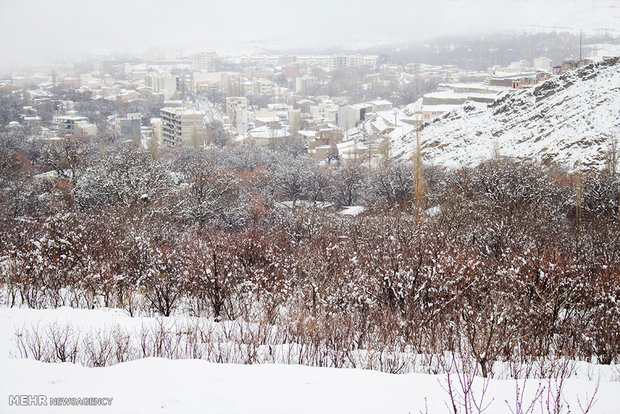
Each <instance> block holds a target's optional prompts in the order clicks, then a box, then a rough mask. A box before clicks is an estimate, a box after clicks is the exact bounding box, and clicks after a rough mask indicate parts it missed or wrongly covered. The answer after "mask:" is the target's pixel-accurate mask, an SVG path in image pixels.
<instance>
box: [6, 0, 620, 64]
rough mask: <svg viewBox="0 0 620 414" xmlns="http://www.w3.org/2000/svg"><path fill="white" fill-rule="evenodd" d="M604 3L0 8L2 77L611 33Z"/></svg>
mask: <svg viewBox="0 0 620 414" xmlns="http://www.w3.org/2000/svg"><path fill="white" fill-rule="evenodd" d="M619 22H620V8H619V7H618V6H616V5H615V4H614V2H611V1H561V2H560V1H543V2H541V1H531V0H527V1H510V2H508V1H463V0H440V1H397V0H390V1H351V0H349V1H323V0H319V1H295V0H293V1H275V0H272V1H248V0H237V1H227V2H223V1H189V0H181V1H174V2H173V1H138V0H134V1H106V2H104V1H101V2H96V1H89V0H86V1H75V0H69V1H41V0H25V1H24V0H22V1H17V0H0V62H1V63H2V66H3V67H9V66H11V65H19V64H29V63H40V62H44V61H48V60H51V59H58V58H67V57H77V56H79V55H83V54H94V53H109V52H113V51H118V52H142V51H146V50H147V49H149V48H151V47H153V46H162V47H176V48H179V49H182V50H186V51H188V50H205V51H215V52H218V53H222V54H226V53H241V52H251V51H257V50H261V49H265V50H273V49H278V48H289V49H290V48H295V47H299V48H306V49H307V48H326V47H340V48H342V47H345V48H346V47H350V48H352V49H353V48H355V47H359V46H362V45H374V44H379V43H384V44H385V43H398V42H411V41H416V40H421V41H424V40H426V39H431V38H433V37H437V36H445V35H472V34H483V33H493V32H499V31H510V30H516V29H524V28H528V27H544V28H557V29H558V30H570V31H576V30H580V29H584V30H595V29H608V30H612V31H614V32H615V33H618V30H619V28H620V24H619Z"/></svg>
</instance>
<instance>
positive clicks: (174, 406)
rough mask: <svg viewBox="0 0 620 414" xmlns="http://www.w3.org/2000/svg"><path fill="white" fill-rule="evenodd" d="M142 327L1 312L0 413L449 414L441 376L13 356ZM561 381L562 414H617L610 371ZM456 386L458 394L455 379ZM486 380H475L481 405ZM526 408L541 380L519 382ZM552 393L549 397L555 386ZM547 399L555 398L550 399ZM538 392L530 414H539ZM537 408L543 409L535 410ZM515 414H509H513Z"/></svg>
mask: <svg viewBox="0 0 620 414" xmlns="http://www.w3.org/2000/svg"><path fill="white" fill-rule="evenodd" d="M144 321H145V319H142V318H131V317H129V316H127V315H126V314H125V313H124V312H122V311H118V310H110V309H97V310H83V309H71V308H60V309H53V310H32V309H6V308H4V309H0V394H1V395H0V412H2V413H6V412H8V413H60V412H62V413H65V412H69V413H73V412H75V413H84V412H98V413H104V412H105V413H153V412H174V413H195V412H202V413H204V412H209V413H210V412H213V413H232V412H235V413H317V412H323V413H349V412H350V413H418V412H422V413H425V412H428V413H447V412H450V410H449V409H448V406H447V405H446V404H448V405H449V404H450V398H449V395H448V393H447V392H446V390H445V388H446V384H447V382H446V376H445V375H430V374H403V375H394V374H386V373H380V372H376V371H370V370H356V369H334V368H316V367H305V366H299V365H276V364H265V365H238V364H215V363H210V362H206V361H203V360H187V359H186V360H182V359H180V360H167V359H161V358H146V359H139V360H136V361H131V362H125V363H120V364H117V365H114V366H111V367H106V368H86V367H82V366H79V365H74V364H70V363H63V364H49V363H42V362H38V361H34V360H29V359H19V358H15V356H16V355H18V354H19V353H18V351H17V346H16V338H15V331H16V329H17V330H20V329H23V328H24V327H27V326H33V325H37V324H39V325H41V326H49V325H50V324H52V323H54V322H57V323H59V324H66V323H72V324H74V325H75V326H76V328H77V329H80V330H81V331H82V333H85V332H86V331H88V330H90V331H92V332H97V331H99V330H101V329H105V327H110V326H115V325H121V326H125V327H127V328H131V327H136V326H139V325H140V324H142V323H143V322H144ZM586 365H588V367H587V369H581V370H578V371H579V372H580V373H579V374H578V375H577V376H574V377H571V378H568V379H566V380H565V383H564V388H563V394H562V395H563V399H562V403H563V406H564V410H563V411H562V412H568V409H569V408H570V412H573V413H580V412H581V410H580V408H579V402H581V403H582V404H583V403H584V402H585V401H586V400H587V399H588V398H590V397H592V395H593V393H594V391H595V389H596V387H597V384H598V392H597V394H596V397H595V404H594V407H593V410H592V411H590V412H591V413H601V414H603V413H608V414H611V413H618V412H619V410H618V407H620V382H618V381H619V380H620V373H619V372H618V367H617V366H607V367H597V366H590V365H589V364H586ZM452 379H453V380H454V382H453V384H454V385H455V386H457V388H459V385H458V377H457V376H453V377H452ZM483 383H484V382H483V380H482V379H481V378H475V381H474V387H473V389H474V395H475V397H476V398H478V397H479V396H480V395H481V392H482V388H483ZM516 385H517V382H515V380H511V379H504V380H500V379H492V380H490V381H489V383H488V388H487V391H486V394H485V399H484V402H485V404H486V403H489V404H490V405H489V407H488V409H487V410H486V412H487V413H510V412H513V411H514V412H516V409H515V398H516V394H515V390H516V389H517V386H516ZM518 385H519V387H518V389H520V390H524V394H525V397H524V398H523V401H524V406H526V405H527V404H528V403H527V402H528V401H530V400H532V399H533V398H534V395H535V394H536V392H537V390H538V389H539V386H540V385H542V386H545V387H547V386H548V385H549V383H548V380H541V381H540V380H537V379H529V380H527V381H525V382H524V381H523V380H519V381H518ZM550 388H551V390H556V389H557V387H556V385H555V384H554V383H553V382H552V384H551V387H550ZM25 394H27V395H43V396H46V397H47V399H48V401H51V400H49V399H50V398H56V397H97V398H113V400H112V404H111V406H102V407H80V406H75V407H56V406H30V407H25V406H9V396H10V395H25ZM551 396H553V393H551ZM548 398H549V394H548V393H547V392H546V391H545V392H544V393H543V394H542V396H541V398H539V403H538V404H537V405H536V409H535V410H534V411H533V412H536V413H546V412H548V411H547V406H546V404H547V399H548ZM541 403H542V405H541ZM511 410H512V411H511Z"/></svg>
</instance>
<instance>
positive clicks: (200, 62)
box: [192, 52, 217, 72]
mask: <svg viewBox="0 0 620 414" xmlns="http://www.w3.org/2000/svg"><path fill="white" fill-rule="evenodd" d="M216 60H217V54H215V53H214V52H202V53H197V54H195V55H192V70H193V71H207V72H213V71H215V61H216Z"/></svg>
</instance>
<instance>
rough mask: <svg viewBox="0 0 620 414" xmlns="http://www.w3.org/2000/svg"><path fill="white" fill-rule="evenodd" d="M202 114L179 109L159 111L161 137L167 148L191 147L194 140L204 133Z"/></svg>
mask: <svg viewBox="0 0 620 414" xmlns="http://www.w3.org/2000/svg"><path fill="white" fill-rule="evenodd" d="M203 119H204V113H203V112H201V111H195V110H192V109H186V108H181V107H165V108H162V109H161V123H162V129H161V137H162V141H163V144H164V145H166V146H168V147H176V146H179V145H188V146H189V145H193V144H194V142H193V141H194V140H195V139H196V138H197V137H200V136H202V135H203V133H204V125H203Z"/></svg>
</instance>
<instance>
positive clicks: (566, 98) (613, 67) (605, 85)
mask: <svg viewBox="0 0 620 414" xmlns="http://www.w3.org/2000/svg"><path fill="white" fill-rule="evenodd" d="M610 137H611V138H613V137H615V138H617V139H618V140H620V58H618V57H615V58H612V59H607V60H604V61H601V62H597V63H592V64H589V65H587V66H584V67H582V68H579V69H576V70H573V71H570V72H567V73H564V74H562V75H558V76H554V77H552V78H551V79H549V80H548V81H546V82H544V83H542V84H539V85H537V86H536V87H533V88H530V89H523V90H516V91H511V92H508V93H506V94H505V95H503V96H502V97H501V98H499V99H498V100H496V101H495V102H493V103H491V104H478V103H471V102H468V103H465V104H464V105H462V106H461V107H459V108H457V109H455V110H453V111H451V112H449V113H446V114H444V115H443V116H442V117H440V118H436V119H434V120H433V121H431V122H430V123H428V124H425V125H423V128H422V130H421V132H420V138H421V141H422V148H423V152H424V161H425V162H427V163H432V164H440V165H446V166H467V165H468V166H472V165H476V164H478V163H480V162H482V161H484V160H486V159H489V158H491V157H494V156H497V155H498V154H499V156H505V157H516V158H529V159H537V160H540V161H543V162H548V163H557V164H561V165H564V166H566V167H568V168H574V167H575V166H576V165H582V166H585V167H595V168H601V167H603V166H604V165H605V158H606V153H607V151H608V147H609V143H610ZM414 147H415V132H410V133H408V134H406V135H404V136H400V137H395V138H393V140H392V156H393V157H396V158H406V157H410V156H411V154H412V152H413V150H414Z"/></svg>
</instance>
